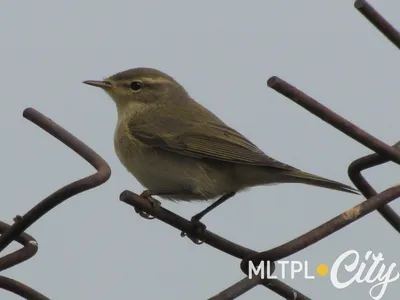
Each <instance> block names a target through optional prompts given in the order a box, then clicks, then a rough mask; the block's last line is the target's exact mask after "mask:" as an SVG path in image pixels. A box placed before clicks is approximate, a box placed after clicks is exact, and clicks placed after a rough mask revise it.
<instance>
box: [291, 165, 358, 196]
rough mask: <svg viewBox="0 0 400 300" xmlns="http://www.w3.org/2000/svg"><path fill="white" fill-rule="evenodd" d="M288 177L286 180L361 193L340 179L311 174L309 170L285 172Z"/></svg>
mask: <svg viewBox="0 0 400 300" xmlns="http://www.w3.org/2000/svg"><path fill="white" fill-rule="evenodd" d="M285 175H286V176H288V177H286V178H287V181H286V180H285V182H292V183H304V184H308V185H314V186H319V187H323V188H327V189H331V190H337V191H342V192H347V193H351V194H357V195H359V194H360V192H359V191H358V190H356V189H355V188H353V187H351V186H349V185H346V184H343V183H340V182H338V181H334V180H330V179H326V178H323V177H320V176H317V175H314V174H310V173H307V172H303V171H300V170H295V171H290V172H288V173H286V174H285Z"/></svg>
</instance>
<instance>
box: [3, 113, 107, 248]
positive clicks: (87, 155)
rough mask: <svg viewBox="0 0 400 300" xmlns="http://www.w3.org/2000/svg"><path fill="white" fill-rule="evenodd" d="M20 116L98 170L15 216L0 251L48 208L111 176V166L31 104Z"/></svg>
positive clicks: (4, 234) (97, 184) (4, 235)
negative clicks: (16, 217)
mask: <svg viewBox="0 0 400 300" xmlns="http://www.w3.org/2000/svg"><path fill="white" fill-rule="evenodd" d="M23 116H24V117H25V118H26V119H28V120H29V121H31V122H33V123H35V124H36V125H37V126H39V127H40V128H42V129H43V130H45V131H46V132H48V133H49V134H51V135H52V136H54V137H55V138H56V139H58V140H59V141H61V142H62V143H64V144H65V145H66V146H67V147H69V148H71V149H72V150H74V151H75V152H76V153H77V154H78V155H80V156H81V157H82V158H84V159H85V160H86V161H87V162H88V163H90V164H91V165H92V166H93V167H94V168H95V169H96V170H97V172H96V173H95V174H93V175H90V176H87V177H85V178H82V179H80V180H77V181H75V182H72V183H70V184H68V185H66V186H64V187H62V188H61V189H59V190H58V191H56V192H54V193H53V194H51V195H50V196H48V197H47V198H46V199H44V200H43V201H41V202H39V203H38V204H37V205H36V206H35V207H33V208H32V209H31V210H29V211H28V212H27V213H26V214H25V215H23V216H22V217H20V218H18V220H16V222H15V223H14V224H13V225H12V226H11V227H10V228H9V229H8V230H7V231H6V232H4V233H3V234H2V235H1V236H0V251H2V250H4V249H5V248H6V247H7V246H8V245H9V244H10V243H11V242H12V241H13V240H14V239H15V238H16V237H18V236H19V235H20V234H21V233H22V232H24V230H26V229H27V228H28V227H29V226H31V225H32V224H33V223H34V222H36V221H37V220H38V219H39V218H41V217H42V216H43V215H44V214H46V213H47V212H48V211H50V210H51V209H53V208H54V207H56V206H57V205H59V204H61V203H62V202H64V201H65V200H67V199H68V198H71V197H72V196H75V195H77V194H79V193H82V192H84V191H87V190H90V189H92V188H95V187H97V186H99V185H101V184H103V183H104V182H106V181H107V180H108V179H109V178H110V176H111V169H110V167H109V166H108V164H107V163H106V161H105V160H104V159H103V158H101V157H100V156H99V155H98V154H97V153H96V152H94V151H93V150H92V149H91V148H89V147H88V146H86V145H85V144H84V143H83V142H81V141H80V140H79V139H77V138H76V137H75V136H73V135H72V134H70V133H69V132H68V131H66V130H65V129H64V128H62V127H61V126H59V125H57V124H56V123H54V122H53V121H52V120H50V119H49V118H47V117H46V116H44V115H42V114H41V113H40V112H38V111H37V110H35V109H33V108H27V109H25V110H24V112H23Z"/></svg>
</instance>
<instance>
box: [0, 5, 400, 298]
mask: <svg viewBox="0 0 400 300" xmlns="http://www.w3.org/2000/svg"><path fill="white" fill-rule="evenodd" d="M354 6H355V8H356V9H357V10H358V11H359V12H360V13H361V14H362V15H363V16H364V17H366V18H367V20H368V21H370V22H371V23H372V24H373V25H374V26H375V27H376V28H377V29H378V30H379V31H380V32H381V33H382V34H383V35H384V36H386V37H387V38H388V39H389V40H390V41H391V42H392V43H393V44H394V45H395V46H396V47H397V48H400V34H399V32H398V31H396V29H395V28H394V27H393V26H391V25H390V24H389V23H388V22H387V21H386V20H385V19H384V18H383V17H382V16H381V15H380V14H379V13H378V12H377V11H376V10H375V9H374V8H373V7H372V6H371V5H370V4H368V3H367V2H366V1H356V2H355V3H354ZM268 86H269V87H270V88H272V89H274V90H275V91H276V92H278V93H280V94H282V95H283V96H285V97H287V98H288V99H290V100H292V101H293V102H295V103H296V104H298V105H300V106H301V107H303V108H304V109H306V110H308V111H309V112H310V113H312V114H314V115H315V116H317V117H319V118H320V119H322V120H323V121H325V122H326V123H328V124H330V125H331V126H333V127H335V128H336V129H338V130H339V131H341V132H343V133H344V134H346V135H347V136H349V137H351V138H352V139H354V140H356V141H358V142H359V143H361V144H362V145H364V146H365V147H367V148H369V149H371V150H372V151H373V152H374V153H373V154H370V155H368V156H365V157H361V158H359V159H357V160H355V161H354V162H352V163H351V164H350V165H349V167H348V175H349V177H350V179H351V181H352V182H353V183H354V185H355V186H356V187H357V188H358V189H359V190H360V191H361V193H362V194H363V196H364V197H365V198H366V199H367V200H365V201H364V202H362V203H360V204H359V205H356V206H354V207H352V208H350V209H348V210H346V211H345V212H343V213H342V214H340V215H338V216H337V217H335V218H333V219H331V220H329V221H327V222H326V223H324V224H322V225H320V226H318V227H316V228H314V229H312V230H311V231H309V232H307V233H305V234H303V235H301V236H299V237H297V238H295V239H293V240H292V241H289V242H287V243H285V244H283V245H281V246H278V247H276V248H273V249H270V250H267V251H263V252H257V251H254V250H252V249H249V248H246V247H243V246H241V245H239V244H236V243H233V242H231V241H229V240H227V239H225V238H223V237H221V236H219V235H217V234H215V233H213V232H211V231H209V230H207V229H206V230H204V232H201V233H199V232H198V231H197V230H196V227H195V226H193V223H192V222H191V221H189V220H187V219H185V218H183V217H181V216H179V215H177V214H175V213H173V212H171V211H169V210H167V209H165V208H163V207H162V206H153V205H152V204H151V203H150V202H149V201H148V200H147V199H146V198H143V197H140V196H139V195H137V194H135V193H133V192H130V191H124V192H122V193H121V195H120V200H121V201H122V202H124V203H126V204H128V205H131V206H133V207H134V208H135V210H136V211H137V212H138V213H139V214H141V215H143V213H145V215H144V216H146V214H147V215H152V216H154V217H155V218H156V219H158V220H160V221H162V222H164V223H166V224H168V225H170V226H172V227H175V228H176V229H178V230H180V231H182V232H184V233H185V234H186V235H187V236H188V237H189V238H191V239H192V240H193V241H198V240H200V241H202V242H204V243H206V244H208V245H210V246H212V247H214V248H215V249H218V250H220V251H223V252H225V253H227V254H229V255H231V256H234V257H236V258H239V259H240V260H241V263H240V268H241V270H242V271H243V272H244V273H245V274H246V277H244V278H243V279H242V280H240V281H239V282H237V283H234V284H233V285H232V286H230V287H228V288H226V289H224V290H223V291H221V292H220V293H218V294H217V295H215V296H213V297H211V298H209V299H213V300H228V299H235V298H237V297H239V296H240V295H242V294H244V293H246V292H247V291H249V290H250V289H252V288H253V287H255V286H257V285H263V286H265V287H267V288H268V289H270V290H271V291H273V292H275V293H277V294H278V295H280V296H282V297H284V298H285V299H293V300H303V299H310V298H309V297H307V296H306V295H304V294H302V293H301V292H300V291H297V290H295V289H294V288H292V287H290V286H289V285H287V284H285V283H284V282H282V281H280V280H278V279H262V278H261V275H258V276H254V277H253V278H252V279H249V277H248V276H247V275H248V269H247V266H248V262H249V261H252V262H253V264H254V265H256V264H259V263H260V262H261V261H264V262H266V261H269V262H270V263H271V266H272V268H271V273H273V271H274V269H275V264H274V262H275V261H277V260H280V259H282V258H285V257H287V256H290V255H292V254H294V253H296V252H298V251H301V250H303V249H305V248H307V247H309V246H310V245H312V244H314V243H316V242H318V241H320V240H322V239H324V238H326V237H328V236H329V235H331V234H332V233H334V232H336V231H338V230H340V229H342V228H344V227H345V226H347V225H349V224H351V223H352V222H355V221H356V220H358V219H360V218H362V217H364V216H365V215H367V214H369V213H371V212H373V211H375V210H377V211H378V212H379V213H380V214H381V215H382V217H383V218H384V219H385V220H386V221H387V222H388V223H389V224H390V225H391V226H392V227H393V228H394V229H395V230H397V232H399V233H400V216H399V215H398V214H397V213H396V212H395V211H394V210H393V209H392V208H391V207H390V206H389V205H388V203H390V202H391V201H393V200H395V199H396V198H398V197H399V196H400V185H397V186H393V187H391V188H388V189H386V190H385V191H383V192H381V193H377V192H376V191H375V190H374V188H373V187H372V186H371V185H370V184H369V183H368V182H367V180H366V179H365V178H364V177H363V176H362V174H361V172H362V171H363V170H366V169H369V168H372V167H375V166H378V165H381V164H384V163H387V162H389V161H392V162H394V163H397V164H400V151H398V149H400V142H399V143H397V144H395V145H393V146H389V145H387V144H385V143H384V142H382V141H380V140H379V139H377V138H376V137H374V136H372V135H370V134H368V133H367V132H365V131H364V130H362V129H361V128H359V127H357V126H356V125H354V124H353V123H351V122H349V121H347V120H346V119H344V118H343V117H341V116H340V115H338V114H336V113H335V112H333V111H332V110H330V109H329V108H327V107H325V106H323V105H322V104H320V103H319V102H318V101H316V100H315V99H313V98H312V97H310V96H308V95H306V94H305V93H304V92H302V91H300V90H299V89H297V88H295V87H294V86H292V85H291V84H289V83H287V82H285V81H284V80H282V79H280V78H278V77H276V76H273V77H271V78H270V79H269V80H268ZM23 116H24V117H25V118H26V119H28V120H30V121H31V122H33V123H34V124H36V125H37V126H39V127H41V128H42V129H43V130H45V131H46V132H48V133H49V134H51V135H52V136H54V137H55V138H56V139H58V140H60V141H61V142H62V143H64V144H65V145H66V146H68V147H69V148H71V149H72V150H74V151H75V152H76V153H77V154H78V155H80V156H81V157H82V158H83V159H85V160H86V161H87V162H88V163H90V164H91V165H92V166H93V167H94V168H95V169H96V170H97V172H96V173H94V174H93V175H90V176H87V177H84V178H82V179H80V180H77V181H75V182H73V183H70V184H68V185H66V186H64V187H62V188H61V189H59V190H58V191H56V192H54V193H53V194H51V195H50V196H48V197H47V198H45V199H44V200H42V201H41V202H39V203H38V204H37V205H36V206H35V207H33V208H32V209H31V210H29V211H28V212H27V213H26V214H24V215H23V216H16V217H15V218H14V224H12V225H9V224H6V223H4V222H1V221H0V233H1V236H0V252H1V251H3V250H4V249H5V248H6V247H7V246H8V245H9V244H10V243H11V242H12V241H16V242H18V243H20V244H21V245H22V246H23V248H21V249H19V250H17V251H15V252H13V253H10V254H8V255H5V256H3V257H1V258H0V271H3V270H5V269H8V268H11V267H13V266H15V265H17V264H20V263H22V262H24V261H26V260H28V259H29V258H31V257H32V256H34V255H35V253H36V252H37V250H38V243H37V242H36V240H35V239H34V238H33V237H32V236H30V235H28V234H27V233H25V232H24V231H25V230H26V229H27V228H29V227H30V226H31V225H32V224H33V223H34V222H36V221H37V220H39V219H40V218H41V217H43V216H44V215H45V214H46V213H48V212H49V211H50V210H52V209H53V208H54V207H56V206H57V205H59V204H61V203H62V202H64V201H65V200H67V199H69V198H71V197H72V196H75V195H77V194H79V193H82V192H85V191H87V190H89V189H92V188H95V187H97V186H99V185H101V184H103V183H104V182H106V181H107V180H108V179H109V177H110V175H111V170H110V167H109V166H108V164H107V163H106V162H105V161H104V160H103V159H102V158H101V157H100V156H99V155H98V154H97V153H96V152H95V151H93V150H92V149H90V148H89V147H88V146H87V145H85V144H84V143H83V142H81V141H80V140H78V139H77V138H76V137H74V136H73V135H72V134H70V133H69V132H68V131H66V130H65V129H63V128H62V127H61V126H59V125H57V124H56V123H54V122H53V121H52V120H50V119H49V118H47V117H46V116H44V115H42V114H41V113H39V112H38V111H36V110H35V109H33V108H27V109H26V110H25V111H24V112H23ZM0 288H2V289H5V290H7V291H10V292H12V293H14V294H16V295H19V296H21V297H23V298H25V299H29V300H46V299H49V298H47V297H46V296H44V295H43V294H41V293H39V292H37V291H35V290H34V289H32V288H30V287H28V286H26V285H24V284H23V283H21V282H18V281H16V280H14V279H11V278H7V277H4V276H0Z"/></svg>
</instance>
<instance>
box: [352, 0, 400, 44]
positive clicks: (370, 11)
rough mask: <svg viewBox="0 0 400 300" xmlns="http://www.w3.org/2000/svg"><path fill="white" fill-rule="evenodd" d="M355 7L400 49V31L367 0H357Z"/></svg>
mask: <svg viewBox="0 0 400 300" xmlns="http://www.w3.org/2000/svg"><path fill="white" fill-rule="evenodd" d="M354 7H355V8H356V9H357V10H358V11H359V12H360V13H361V14H362V15H363V16H364V17H365V18H366V19H367V20H368V21H370V22H371V24H372V25H374V26H375V28H376V29H378V30H379V31H380V32H381V33H382V34H383V35H384V36H386V38H387V39H388V40H389V41H391V42H392V43H393V44H394V45H395V46H396V47H397V48H399V49H400V33H399V32H398V31H397V30H396V29H395V28H394V27H393V26H392V25H391V24H390V23H389V22H388V21H386V19H385V18H384V17H382V16H381V15H380V14H379V13H378V12H377V11H376V10H375V8H373V7H372V6H371V4H369V3H368V2H367V1H365V0H357V1H356V2H354Z"/></svg>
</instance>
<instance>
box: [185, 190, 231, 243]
mask: <svg viewBox="0 0 400 300" xmlns="http://www.w3.org/2000/svg"><path fill="white" fill-rule="evenodd" d="M235 194H236V192H230V193H228V194H225V195H223V196H222V197H220V198H219V199H218V200H217V201H215V202H214V203H213V204H211V205H209V206H208V207H206V208H205V209H204V210H202V211H201V212H199V213H198V214H195V215H194V216H193V217H192V218H191V219H190V220H191V222H192V223H193V225H194V226H195V228H196V232H197V234H198V235H199V236H204V232H205V230H206V226H205V225H204V224H203V223H201V222H200V219H201V218H203V217H204V216H205V215H206V214H208V213H209V212H210V211H212V210H213V209H214V208H216V207H217V206H219V205H221V204H222V203H224V202H225V201H226V200H228V199H229V198H232V197H233V196H234V195H235ZM181 236H185V233H184V232H182V233H181ZM189 238H190V237H189ZM190 239H191V240H192V241H193V242H194V243H196V244H202V243H203V242H202V241H201V239H193V238H190Z"/></svg>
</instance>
